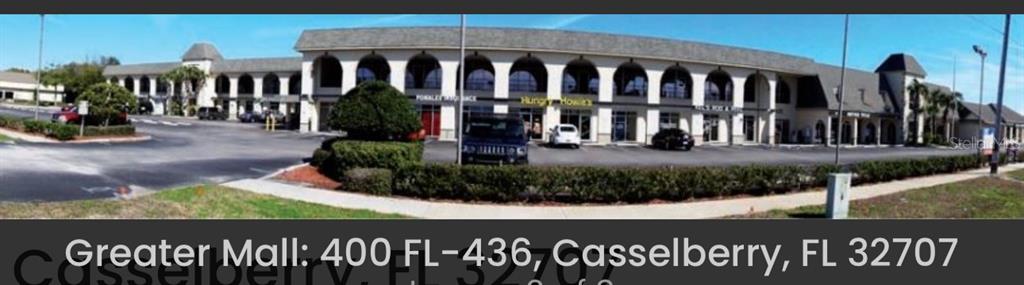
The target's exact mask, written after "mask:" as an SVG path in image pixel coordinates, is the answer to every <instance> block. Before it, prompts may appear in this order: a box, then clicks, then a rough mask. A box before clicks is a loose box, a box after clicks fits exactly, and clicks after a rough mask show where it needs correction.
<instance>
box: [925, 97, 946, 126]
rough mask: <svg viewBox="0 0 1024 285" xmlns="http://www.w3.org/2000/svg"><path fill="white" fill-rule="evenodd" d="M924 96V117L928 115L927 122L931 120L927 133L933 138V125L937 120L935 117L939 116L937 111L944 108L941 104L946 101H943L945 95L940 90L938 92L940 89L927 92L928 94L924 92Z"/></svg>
mask: <svg viewBox="0 0 1024 285" xmlns="http://www.w3.org/2000/svg"><path fill="white" fill-rule="evenodd" d="M924 94H925V96H924V99H925V106H924V113H925V114H926V115H928V120H931V124H930V128H931V130H930V131H929V133H931V135H932V136H935V123H936V121H937V119H938V116H937V115H938V114H939V110H941V109H942V108H944V107H943V106H942V104H943V102H944V101H945V100H946V99H945V96H946V93H945V92H942V90H940V89H935V90H929V91H928V92H925V93H924Z"/></svg>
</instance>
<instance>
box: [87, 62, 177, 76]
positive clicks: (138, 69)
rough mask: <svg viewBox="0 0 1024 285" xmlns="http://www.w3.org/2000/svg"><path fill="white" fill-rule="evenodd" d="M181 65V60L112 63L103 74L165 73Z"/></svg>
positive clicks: (104, 69)
mask: <svg viewBox="0 0 1024 285" xmlns="http://www.w3.org/2000/svg"><path fill="white" fill-rule="evenodd" d="M178 66H181V63H180V62H158V63H140V64H124V65H110V66H107V67H105V68H103V76H122V75H132V76H136V75H143V74H152V75H158V74H164V73H166V72H168V71H170V70H171V69H174V68H175V67H178Z"/></svg>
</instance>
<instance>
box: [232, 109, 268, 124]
mask: <svg viewBox="0 0 1024 285" xmlns="http://www.w3.org/2000/svg"><path fill="white" fill-rule="evenodd" d="M257 118H258V115H257V114H256V113H253V112H250V111H247V112H242V113H238V121H239V122H243V123H253V122H262V121H260V120H259V119H257Z"/></svg>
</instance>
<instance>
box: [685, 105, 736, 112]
mask: <svg viewBox="0 0 1024 285" xmlns="http://www.w3.org/2000/svg"><path fill="white" fill-rule="evenodd" d="M694 109H696V110H697V111H704V112H732V111H734V110H736V107H733V106H728V105H701V106H695V107H694Z"/></svg>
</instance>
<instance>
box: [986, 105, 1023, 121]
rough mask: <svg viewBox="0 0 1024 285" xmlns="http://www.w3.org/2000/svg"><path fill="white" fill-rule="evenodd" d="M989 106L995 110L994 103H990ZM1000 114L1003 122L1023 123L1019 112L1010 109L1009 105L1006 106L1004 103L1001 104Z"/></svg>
mask: <svg viewBox="0 0 1024 285" xmlns="http://www.w3.org/2000/svg"><path fill="white" fill-rule="evenodd" d="M990 106H992V109H993V110H995V104H990ZM1002 115H1003V121H1004V122H1007V123H1011V124H1024V116H1021V114H1020V113H1017V112H1016V111H1014V110H1013V109H1010V107H1007V106H1006V105H1003V114H1002Z"/></svg>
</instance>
